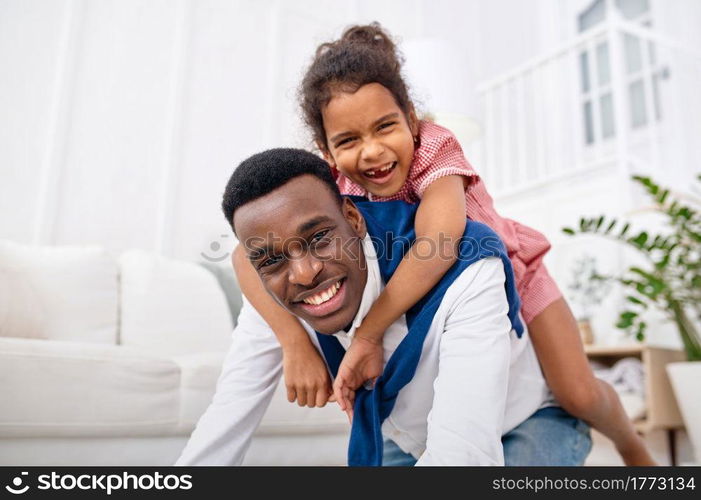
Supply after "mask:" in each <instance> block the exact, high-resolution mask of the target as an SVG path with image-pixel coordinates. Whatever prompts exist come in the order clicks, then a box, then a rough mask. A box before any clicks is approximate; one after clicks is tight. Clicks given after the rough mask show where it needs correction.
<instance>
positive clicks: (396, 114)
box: [329, 111, 399, 142]
mask: <svg viewBox="0 0 701 500" xmlns="http://www.w3.org/2000/svg"><path fill="white" fill-rule="evenodd" d="M394 118H399V113H397V112H396V111H395V112H394V113H389V114H386V115H384V116H381V117H380V118H378V119H377V120H375V121H374V122H372V125H373V127H374V126H376V125H379V124H380V123H381V122H383V121H385V120H389V119H394ZM347 135H352V132H341V133H340V134H336V135H334V136H333V137H332V138H331V139H329V142H336V141H337V140H339V139H341V138H342V137H345V136H347Z"/></svg>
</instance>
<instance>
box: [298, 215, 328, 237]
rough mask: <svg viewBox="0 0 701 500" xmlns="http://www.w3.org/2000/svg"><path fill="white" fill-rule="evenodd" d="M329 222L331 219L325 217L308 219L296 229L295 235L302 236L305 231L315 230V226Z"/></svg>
mask: <svg viewBox="0 0 701 500" xmlns="http://www.w3.org/2000/svg"><path fill="white" fill-rule="evenodd" d="M330 220H331V219H330V218H329V217H327V216H326V215H319V216H317V217H314V218H313V219H310V220H308V221H306V222H302V223H301V224H300V225H299V227H297V234H304V233H306V232H307V231H309V230H310V229H313V228H315V227H316V226H318V225H319V224H321V223H322V222H328V221H330Z"/></svg>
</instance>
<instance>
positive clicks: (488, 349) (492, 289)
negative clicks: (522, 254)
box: [417, 258, 511, 465]
mask: <svg viewBox="0 0 701 500" xmlns="http://www.w3.org/2000/svg"><path fill="white" fill-rule="evenodd" d="M504 280H505V278H504V268H503V264H502V262H501V260H499V259H497V258H488V259H484V260H481V261H479V262H475V263H474V264H472V265H471V266H470V267H469V268H468V269H467V270H465V272H463V274H462V275H461V277H460V278H458V280H456V281H455V283H453V285H452V286H451V288H449V289H448V291H447V292H446V296H445V297H444V299H443V304H444V305H446V306H448V307H449V310H448V311H447V316H446V319H445V325H444V330H443V332H442V334H441V338H440V347H439V364H438V377H437V378H436V380H435V383H434V399H433V406H432V409H431V412H430V414H429V416H428V437H427V441H426V450H425V452H424V453H423V455H422V456H421V458H420V459H419V460H418V462H417V465H503V463H504V453H503V450H502V444H501V434H502V427H503V420H504V409H505V405H506V391H507V384H508V380H509V364H510V356H511V350H510V339H509V335H510V331H511V322H510V321H509V318H508V316H507V313H508V308H509V305H508V302H507V299H506V293H505V291H504ZM442 307H443V306H442Z"/></svg>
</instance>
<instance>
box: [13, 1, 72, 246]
mask: <svg viewBox="0 0 701 500" xmlns="http://www.w3.org/2000/svg"><path fill="white" fill-rule="evenodd" d="M70 16H71V2H70V1H69V0H64V1H59V0H57V1H55V2H49V3H47V2H42V1H37V0H30V1H25V0H2V1H0V68H2V76H0V110H1V111H0V237H4V238H11V239H14V240H17V241H21V242H27V243H29V242H31V241H32V239H33V231H34V224H35V222H36V219H37V217H38V214H37V209H38V202H39V200H38V193H39V192H40V190H41V181H42V176H41V173H42V172H43V171H44V170H45V169H46V168H48V169H50V170H53V168H54V167H55V166H56V165H55V164H54V162H55V157H54V156H53V154H52V151H51V150H50V145H51V144H52V143H53V137H54V133H55V132H56V126H57V121H56V120H57V119H58V115H59V111H60V110H59V109H58V107H57V106H55V105H54V104H55V103H56V101H57V100H60V98H61V88H60V87H61V81H62V80H63V72H64V69H65V63H66V58H65V54H64V53H63V51H64V49H66V47H67V45H66V42H67V39H68V38H69V33H67V30H69V29H70V26H69V24H70V22H71V19H70ZM56 104H58V103H56ZM51 189H52V190H53V191H55V189H56V188H55V186H51Z"/></svg>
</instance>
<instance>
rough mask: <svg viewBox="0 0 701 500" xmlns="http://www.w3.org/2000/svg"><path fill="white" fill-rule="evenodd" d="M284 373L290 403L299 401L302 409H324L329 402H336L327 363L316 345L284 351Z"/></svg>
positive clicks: (304, 345)
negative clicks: (306, 407) (303, 407)
mask: <svg viewBox="0 0 701 500" xmlns="http://www.w3.org/2000/svg"><path fill="white" fill-rule="evenodd" d="M310 345H311V344H310ZM282 370H283V374H284V376H285V387H287V400H288V401H289V402H290V403H293V402H294V401H295V400H297V404H298V405H299V406H308V407H309V408H314V407H317V406H318V407H320V408H321V407H322V406H325V405H326V403H327V402H328V401H336V398H335V397H334V395H333V392H332V390H331V377H330V376H329V372H328V370H327V368H326V363H324V361H323V360H322V359H321V356H320V355H319V353H318V351H317V350H316V349H315V348H314V347H313V346H312V347H307V345H306V344H303V345H302V346H300V347H287V348H285V349H283V356H282Z"/></svg>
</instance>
